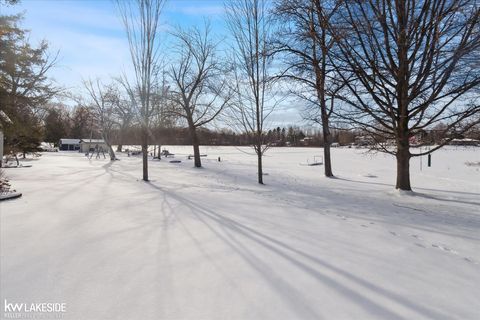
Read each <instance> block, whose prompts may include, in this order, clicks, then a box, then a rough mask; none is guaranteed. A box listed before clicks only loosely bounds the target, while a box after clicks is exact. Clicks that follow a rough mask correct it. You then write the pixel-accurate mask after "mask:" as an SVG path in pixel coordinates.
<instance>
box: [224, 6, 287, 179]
mask: <svg viewBox="0 0 480 320" xmlns="http://www.w3.org/2000/svg"><path fill="white" fill-rule="evenodd" d="M267 4H268V3H267V1H264V0H231V1H229V2H228V3H227V4H226V9H227V23H228V27H229V29H230V32H231V34H232V36H233V39H234V50H233V66H234V71H235V73H234V75H235V87H234V92H235V99H234V101H233V103H232V108H231V110H232V111H233V115H232V116H233V118H234V119H235V120H236V121H237V122H238V123H239V125H240V127H241V129H242V130H243V131H244V132H246V133H247V134H248V135H249V136H251V137H252V138H253V139H252V141H253V149H254V150H255V153H256V155H257V173H258V183H260V184H263V165H262V158H263V155H264V153H265V152H266V150H267V149H268V147H269V146H270V144H269V141H268V137H267V135H266V133H265V132H264V130H265V124H266V121H267V118H268V116H269V115H270V114H271V113H272V112H273V110H274V109H275V107H276V106H277V104H278V100H274V99H273V97H272V94H273V93H274V92H273V81H272V78H271V76H270V74H269V72H270V70H271V65H272V56H271V55H270V54H269V50H270V48H269V40H270V36H271V27H270V26H271V21H269V17H268V8H267Z"/></svg>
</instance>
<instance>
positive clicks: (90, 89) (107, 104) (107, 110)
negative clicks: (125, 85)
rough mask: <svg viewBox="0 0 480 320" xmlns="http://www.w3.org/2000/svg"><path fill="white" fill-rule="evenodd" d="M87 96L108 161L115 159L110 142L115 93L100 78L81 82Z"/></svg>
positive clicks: (114, 120) (113, 123)
mask: <svg viewBox="0 0 480 320" xmlns="http://www.w3.org/2000/svg"><path fill="white" fill-rule="evenodd" d="M83 85H84V87H85V89H86V90H87V93H88V96H89V102H88V103H87V106H88V107H90V109H91V110H92V113H93V115H94V117H95V120H96V122H97V125H98V127H99V129H100V132H101V134H102V139H103V141H105V144H106V145H107V148H108V154H109V156H110V161H114V160H117V158H116V156H115V151H113V148H112V143H111V135H112V132H113V129H114V128H115V127H116V126H117V121H116V119H115V107H116V100H117V98H116V94H115V88H114V87H113V86H112V85H103V84H102V83H101V82H100V80H98V79H97V80H95V81H92V80H90V79H89V80H86V81H84V82H83Z"/></svg>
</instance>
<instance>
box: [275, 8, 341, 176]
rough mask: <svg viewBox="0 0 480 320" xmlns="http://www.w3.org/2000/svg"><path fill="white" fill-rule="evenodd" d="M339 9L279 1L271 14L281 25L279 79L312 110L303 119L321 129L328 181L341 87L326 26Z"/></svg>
mask: <svg viewBox="0 0 480 320" xmlns="http://www.w3.org/2000/svg"><path fill="white" fill-rule="evenodd" d="M339 7H340V5H339V1H322V0H278V1H277V2H276V4H275V11H274V12H275V14H276V16H277V18H278V20H279V21H280V22H281V25H282V27H281V28H280V29H279V31H278V34H277V37H276V39H275V52H276V54H279V55H280V56H281V57H282V58H283V62H284V65H285V66H286V68H285V70H284V71H283V73H282V74H281V76H280V77H282V78H284V79H288V80H293V81H295V82H296V84H297V85H296V86H294V87H293V88H291V91H292V92H293V93H294V94H295V95H296V96H298V97H300V98H302V99H303V100H305V101H307V103H308V105H309V106H312V107H313V108H308V109H307V110H306V112H305V115H304V117H305V118H306V119H307V120H311V121H314V122H316V123H318V124H320V125H321V126H322V133H323V146H324V147H323V148H324V164H325V165H324V168H325V176H327V177H333V170H332V162H331V156H330V146H331V144H332V142H333V141H332V134H331V123H330V120H331V116H332V113H333V108H334V98H335V95H336V94H337V92H338V91H339V90H340V89H341V88H342V87H343V86H344V81H339V79H338V78H337V77H336V76H335V70H334V68H333V67H332V65H331V63H330V60H331V59H332V58H334V53H333V48H334V45H335V39H334V38H333V36H332V34H331V32H330V28H329V27H328V26H329V25H330V23H331V21H332V20H333V19H334V18H335V17H336V14H337V12H338V10H339Z"/></svg>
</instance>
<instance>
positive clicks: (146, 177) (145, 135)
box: [142, 128, 148, 181]
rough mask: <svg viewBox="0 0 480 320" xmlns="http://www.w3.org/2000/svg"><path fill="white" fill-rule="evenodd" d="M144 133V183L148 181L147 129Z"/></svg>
mask: <svg viewBox="0 0 480 320" xmlns="http://www.w3.org/2000/svg"><path fill="white" fill-rule="evenodd" d="M142 131H143V132H142V164H143V181H148V133H147V129H146V128H144V129H142Z"/></svg>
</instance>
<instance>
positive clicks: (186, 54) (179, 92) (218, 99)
mask: <svg viewBox="0 0 480 320" xmlns="http://www.w3.org/2000/svg"><path fill="white" fill-rule="evenodd" d="M173 36H174V37H175V39H176V40H177V44H176V50H175V53H176V54H177V56H178V61H177V62H176V64H175V65H173V66H172V67H171V69H170V76H171V78H172V88H171V92H170V93H169V99H170V100H171V101H172V102H173V105H172V106H173V107H174V109H173V110H171V112H172V113H173V114H175V115H177V116H178V117H181V118H184V119H185V121H186V122H187V125H188V129H189V131H190V136H191V139H192V144H193V154H194V163H195V167H201V166H202V162H201V160H200V141H199V138H198V135H197V128H199V127H201V126H204V125H206V124H208V123H210V122H211V121H212V120H214V119H215V118H216V117H217V116H218V114H219V113H220V112H221V111H222V110H223V108H224V107H225V106H226V105H227V104H228V102H229V101H230V99H231V92H230V90H229V88H228V86H227V76H226V72H227V70H226V68H225V67H224V66H223V65H222V63H221V62H220V59H219V57H217V52H216V50H217V43H214V42H213V41H212V40H211V38H210V25H209V24H208V23H206V24H205V26H204V28H203V30H200V29H199V28H192V29H189V30H182V29H178V30H177V31H176V32H174V33H173Z"/></svg>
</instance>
